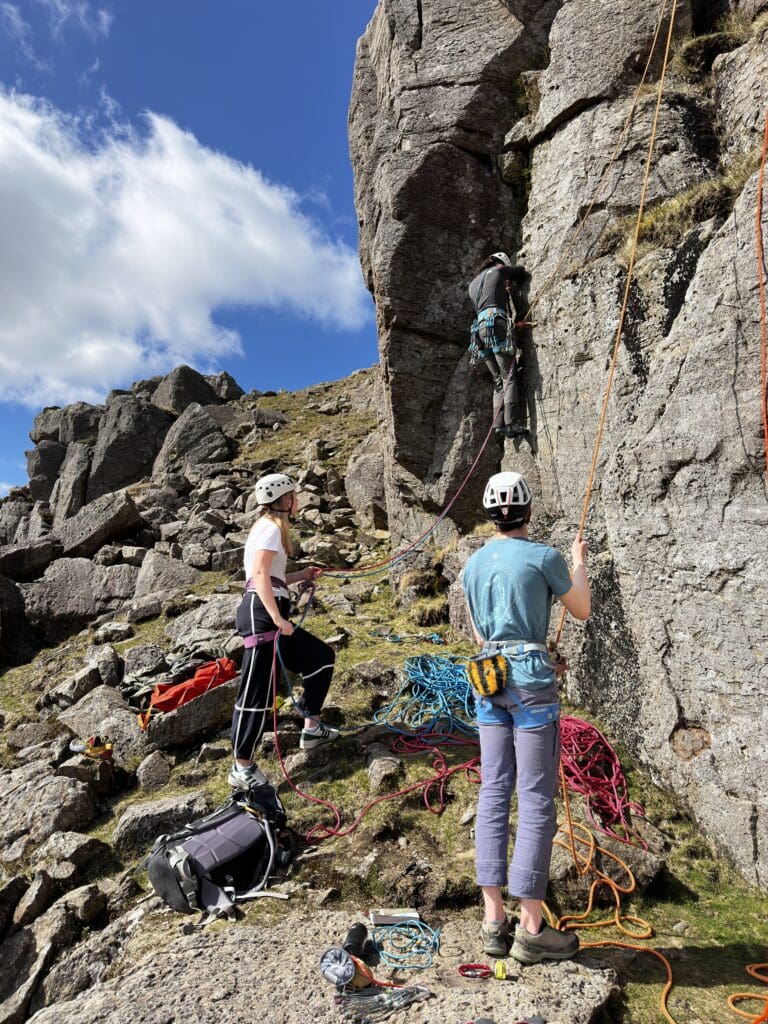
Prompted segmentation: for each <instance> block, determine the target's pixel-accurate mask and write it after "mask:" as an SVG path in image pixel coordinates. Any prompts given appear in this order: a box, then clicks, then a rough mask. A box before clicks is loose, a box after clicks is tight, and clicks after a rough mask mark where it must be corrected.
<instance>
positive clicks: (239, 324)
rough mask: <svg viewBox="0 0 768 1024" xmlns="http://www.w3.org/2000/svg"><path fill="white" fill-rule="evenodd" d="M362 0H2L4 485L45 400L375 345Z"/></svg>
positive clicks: (279, 364) (0, 464) (261, 384)
mask: <svg viewBox="0 0 768 1024" xmlns="http://www.w3.org/2000/svg"><path fill="white" fill-rule="evenodd" d="M374 8H375V0H333V2H332V3H320V2H318V0H295V2H294V3H292V4H291V5H290V6H289V7H286V6H285V5H281V4H274V3H266V2H265V0H219V2H218V3H216V4H213V3H201V2H198V3H195V2H192V3H190V0H161V2H158V0H0V237H2V239H3V245H2V251H0V379H1V380H2V388H1V389H0V437H1V438H2V441H0V494H2V493H5V490H3V489H2V488H3V485H5V486H6V488H7V485H8V484H15V483H21V482H24V481H25V479H26V472H25V469H24V456H23V452H24V449H25V448H27V447H29V446H30V444H29V441H28V438H27V433H28V431H29V429H30V426H31V422H32V418H33V416H34V413H35V412H36V411H37V409H38V408H40V407H41V406H42V405H44V404H57V405H61V404H64V403H65V402H67V401H74V400H77V399H83V400H86V401H100V400H103V397H104V395H105V394H106V392H107V390H109V388H111V387H120V386H126V385H128V384H129V383H131V382H132V381H133V380H135V379H138V378H140V377H142V376H148V375H151V374H153V373H160V372H165V371H166V370H167V369H168V368H169V367H170V366H172V365H175V364H176V363H177V362H180V361H186V362H190V363H192V364H193V365H197V366H198V367H199V368H200V369H202V370H203V371H206V372H208V371H215V370H220V369H226V370H229V372H230V373H232V374H233V376H234V377H235V378H236V379H237V380H238V381H239V382H240V383H241V384H242V385H243V387H245V388H260V389H263V390H266V389H268V388H280V387H286V388H297V387H302V386H304V385H307V384H310V383H313V382H316V381H320V380H328V379H332V378H335V377H339V376H343V375H345V374H347V373H349V372H350V371H352V370H353V369H356V368H358V367H360V366H368V365H370V364H371V363H372V362H374V361H375V360H376V357H377V353H376V336H375V327H374V319H373V309H372V303H371V301H370V297H369V296H368V295H367V293H366V292H365V290H364V288H363V285H362V280H361V276H360V271H359V265H358V263H357V257H356V247H357V226H356V220H355V212H354V206H353V183H352V170H351V167H350V163H349V154H348V145H347V134H346V118H347V106H348V102H349V93H350V87H351V81H352V70H353V65H354V56H355V45H356V42H357V39H358V38H359V36H360V35H361V34H362V32H363V31H364V29H365V26H366V24H367V22H368V21H369V19H370V17H371V16H372V14H373V10H374Z"/></svg>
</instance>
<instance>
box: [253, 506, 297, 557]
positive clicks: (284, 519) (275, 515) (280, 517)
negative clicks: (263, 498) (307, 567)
mask: <svg viewBox="0 0 768 1024" xmlns="http://www.w3.org/2000/svg"><path fill="white" fill-rule="evenodd" d="M259 519H269V521H270V522H272V523H275V524H276V525H277V526H279V527H280V539H281V540H282V542H283V547H284V548H285V553H286V555H292V554H293V544H292V543H291V533H290V530H289V529H288V513H287V512H278V511H277V509H275V508H272V506H271V505H266V506H265V507H264V509H263V511H262V513H261V515H260V516H259ZM257 522H258V520H257Z"/></svg>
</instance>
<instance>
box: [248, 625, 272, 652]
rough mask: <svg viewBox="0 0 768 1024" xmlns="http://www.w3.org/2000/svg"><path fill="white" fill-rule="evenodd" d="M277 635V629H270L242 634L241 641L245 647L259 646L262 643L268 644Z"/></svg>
mask: <svg viewBox="0 0 768 1024" xmlns="http://www.w3.org/2000/svg"><path fill="white" fill-rule="evenodd" d="M276 636H277V630H276V629H272V630H270V631H269V632H268V633H254V635H253V636H244V637H243V643H244V644H245V646H246V649H249V648H251V647H261V645H262V644H268V643H270V642H271V641H272V640H274V639H275V637H276Z"/></svg>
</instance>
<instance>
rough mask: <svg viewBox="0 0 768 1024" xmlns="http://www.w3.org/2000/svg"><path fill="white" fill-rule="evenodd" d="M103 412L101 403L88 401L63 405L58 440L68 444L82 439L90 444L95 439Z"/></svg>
mask: <svg viewBox="0 0 768 1024" xmlns="http://www.w3.org/2000/svg"><path fill="white" fill-rule="evenodd" d="M103 412H104V406H103V405H89V404H88V402H73V403H72V404H71V405H65V406H64V408H63V409H62V410H61V417H60V420H59V441H60V442H61V443H62V444H64V445H69V444H71V443H72V442H73V441H83V442H85V443H86V444H89V445H92V444H93V443H94V441H95V440H96V434H97V431H98V429H99V420H100V419H101V417H102V414H103Z"/></svg>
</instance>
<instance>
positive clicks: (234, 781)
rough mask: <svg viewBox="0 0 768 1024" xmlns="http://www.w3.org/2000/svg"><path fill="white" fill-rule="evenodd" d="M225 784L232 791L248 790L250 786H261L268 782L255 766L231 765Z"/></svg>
mask: <svg viewBox="0 0 768 1024" xmlns="http://www.w3.org/2000/svg"><path fill="white" fill-rule="evenodd" d="M227 782H228V783H229V784H230V786H231V787H232V789H250V788H251V786H263V785H264V784H265V783H268V782H269V780H268V779H267V776H266V775H265V774H264V772H263V771H262V770H261V768H257V767H256V765H255V764H233V765H232V768H231V769H230V772H229V775H228V776H227Z"/></svg>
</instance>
